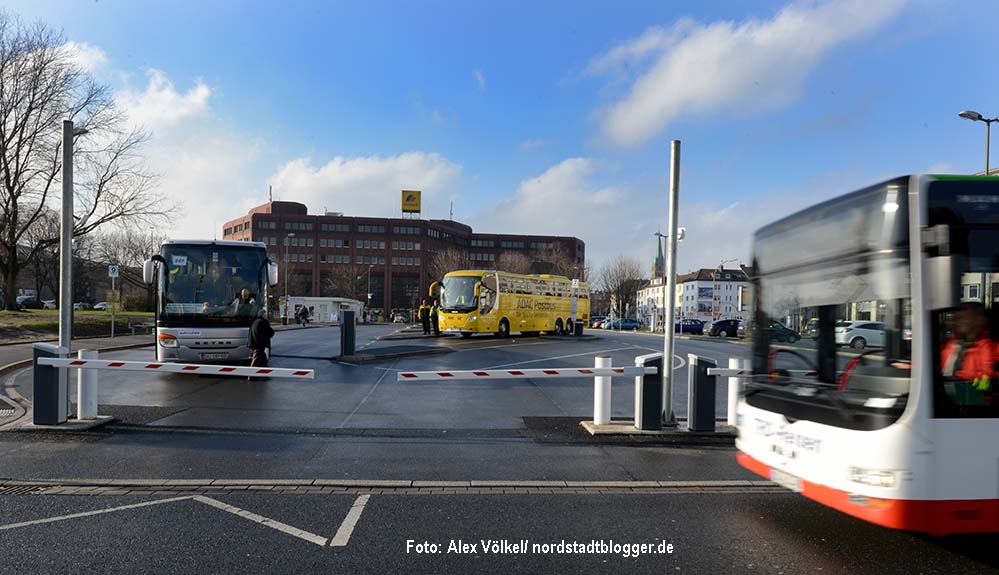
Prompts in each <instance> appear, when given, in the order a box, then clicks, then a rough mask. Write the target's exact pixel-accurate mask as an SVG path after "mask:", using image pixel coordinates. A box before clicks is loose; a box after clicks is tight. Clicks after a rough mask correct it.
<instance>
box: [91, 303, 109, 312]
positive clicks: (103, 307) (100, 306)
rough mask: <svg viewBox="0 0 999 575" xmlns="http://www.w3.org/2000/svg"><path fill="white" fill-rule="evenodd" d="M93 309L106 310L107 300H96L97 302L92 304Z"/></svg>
mask: <svg viewBox="0 0 999 575" xmlns="http://www.w3.org/2000/svg"><path fill="white" fill-rule="evenodd" d="M94 309H95V310H98V311H107V309H108V304H107V302H104V301H102V302H97V303H95V304H94Z"/></svg>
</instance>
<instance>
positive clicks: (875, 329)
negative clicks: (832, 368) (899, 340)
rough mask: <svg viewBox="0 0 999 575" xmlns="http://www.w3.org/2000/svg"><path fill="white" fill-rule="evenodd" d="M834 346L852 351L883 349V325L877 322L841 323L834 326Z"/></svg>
mask: <svg viewBox="0 0 999 575" xmlns="http://www.w3.org/2000/svg"><path fill="white" fill-rule="evenodd" d="M835 333H836V345H848V346H850V347H851V348H853V349H864V348H865V347H884V344H885V324H883V323H881V322H879V321H841V322H839V323H837V324H836V329H835Z"/></svg>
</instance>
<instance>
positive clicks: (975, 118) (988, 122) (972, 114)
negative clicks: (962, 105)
mask: <svg viewBox="0 0 999 575" xmlns="http://www.w3.org/2000/svg"><path fill="white" fill-rule="evenodd" d="M958 116H960V117H962V118H964V119H965V120H971V121H972V122H985V175H986V176H987V175H989V139H990V134H989V131H990V129H991V127H992V122H997V121H999V117H995V118H991V119H990V118H986V117H984V116H982V115H981V114H979V113H978V112H976V111H974V110H964V111H962V112H960V113H958Z"/></svg>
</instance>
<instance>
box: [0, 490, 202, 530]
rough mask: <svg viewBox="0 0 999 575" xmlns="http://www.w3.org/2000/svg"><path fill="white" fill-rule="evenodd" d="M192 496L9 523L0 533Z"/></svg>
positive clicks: (186, 496)
mask: <svg viewBox="0 0 999 575" xmlns="http://www.w3.org/2000/svg"><path fill="white" fill-rule="evenodd" d="M191 498H192V496H190V495H185V496H184V497H171V498H169V499H157V500H156V501H145V502H142V503H133V504H132V505H122V506H120V507H111V508H109V509H98V510H97V511H84V512H83V513H73V514H70V515H60V516H59V517H49V518H47V519H35V520H34V521H23V522H21V523H10V524H8V525H0V531H4V530H7V529H17V528H18V527H28V526H30V525H42V524H44V523H55V522H56V521H66V520H68V519H78V518H80V517H91V516H94V515H101V514H102V513H114V512H115V511H125V510H126V509H137V508H139V507H150V506H152V505H162V504H163V503H173V502H174V501H184V500H185V499H191Z"/></svg>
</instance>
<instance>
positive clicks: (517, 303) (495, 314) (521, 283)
mask: <svg viewBox="0 0 999 575" xmlns="http://www.w3.org/2000/svg"><path fill="white" fill-rule="evenodd" d="M576 283H577V285H576V287H575V288H574V287H573V281H572V280H570V279H569V278H566V277H564V276H556V275H523V274H511V273H507V272H501V271H485V270H462V271H453V272H451V273H449V274H447V275H445V276H444V279H443V280H441V282H439V283H438V282H434V283H433V284H432V285H431V286H430V295H431V296H432V297H436V298H438V299H439V301H440V320H439V322H440V327H441V330H442V331H444V332H447V333H460V334H461V335H462V336H463V337H469V336H471V335H472V334H474V333H495V334H496V335H498V336H500V337H507V336H509V335H510V333H511V332H515V331H516V332H520V333H523V334H525V335H536V334H538V333H540V332H543V331H544V332H549V333H556V334H561V333H571V331H572V306H573V296H575V303H576V319H578V320H582V321H583V325H584V326H585V325H587V324H588V322H589V319H590V289H589V286H588V285H587V284H585V283H583V282H576Z"/></svg>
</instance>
